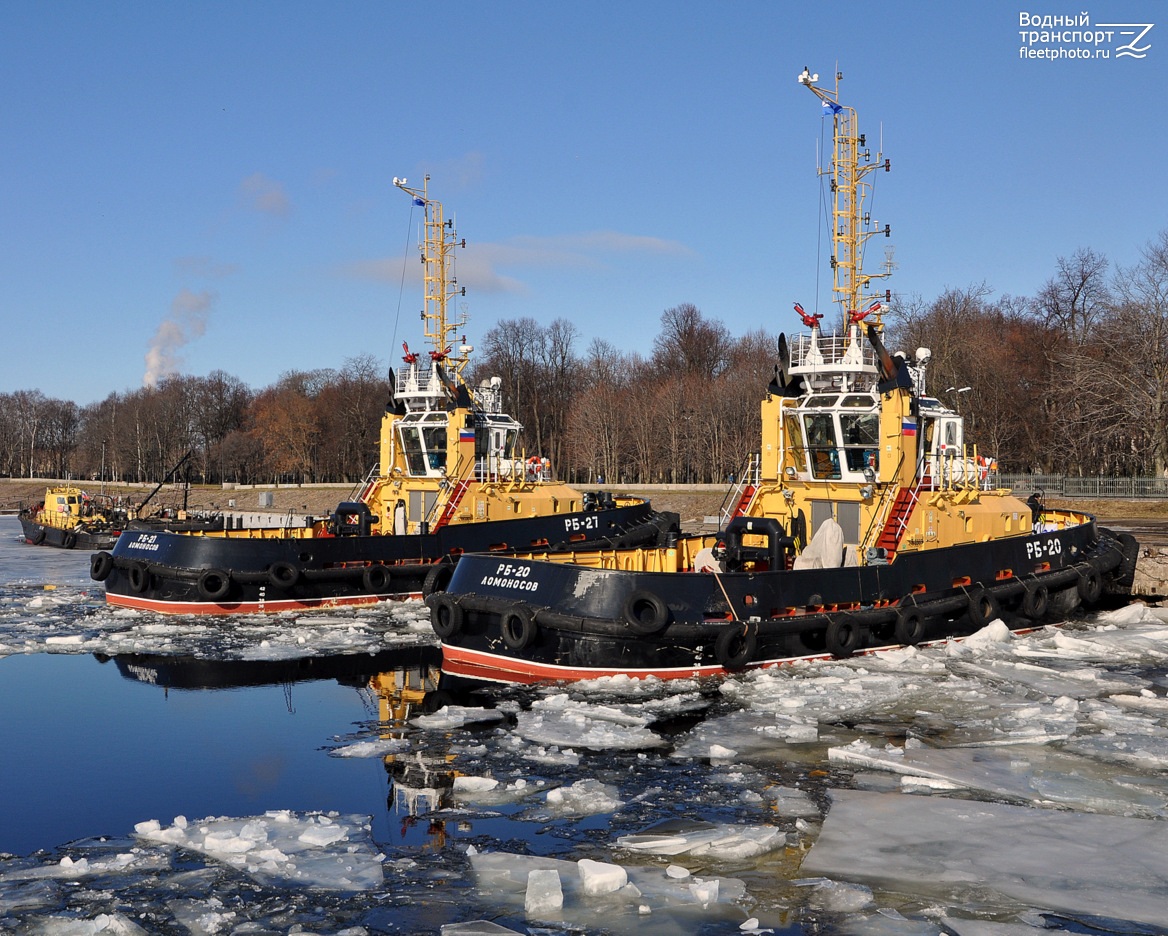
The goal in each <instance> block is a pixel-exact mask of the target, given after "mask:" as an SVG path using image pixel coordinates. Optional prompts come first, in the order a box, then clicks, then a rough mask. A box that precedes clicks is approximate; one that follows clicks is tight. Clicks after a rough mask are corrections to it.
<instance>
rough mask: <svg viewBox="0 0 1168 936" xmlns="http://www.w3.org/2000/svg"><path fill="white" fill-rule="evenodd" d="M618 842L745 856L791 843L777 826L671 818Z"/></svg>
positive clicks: (646, 848)
mask: <svg viewBox="0 0 1168 936" xmlns="http://www.w3.org/2000/svg"><path fill="white" fill-rule="evenodd" d="M616 844H617V845H618V846H619V847H621V848H627V849H629V850H630V851H637V852H647V853H650V854H654V855H693V856H699V855H701V856H709V857H711V858H719V859H742V858H753V857H756V856H757V855H763V854H766V853H767V852H770V851H774V850H775V849H776V848H782V847H784V846H785V845H786V844H787V833H786V832H784V831H783V830H782V829H776V828H774V827H773V826H748V825H726V824H717V823H712V822H689V821H686V820H669V821H666V822H662V823H659V824H658V825H655V826H653V827H651V828H649V829H646V830H645V831H643V832H637V833H634V834H632V835H622V836H621V837H620V838H618V839H617V840H616Z"/></svg>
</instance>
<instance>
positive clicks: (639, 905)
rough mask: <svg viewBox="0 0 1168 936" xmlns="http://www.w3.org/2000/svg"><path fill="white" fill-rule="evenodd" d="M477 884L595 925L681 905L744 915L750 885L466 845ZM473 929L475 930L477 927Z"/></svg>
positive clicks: (555, 915)
mask: <svg viewBox="0 0 1168 936" xmlns="http://www.w3.org/2000/svg"><path fill="white" fill-rule="evenodd" d="M467 855H468V856H469V858H470V863H471V867H472V869H473V871H474V876H475V885H476V887H477V888H478V890H479V891H480V893H482V894H484V895H489V896H490V897H491V899H492V900H493V901H495V902H499V901H502V902H505V903H512V904H518V905H521V906H523V907H524V908H525V912H526V914H527V915H528V917H529V918H532V919H535V920H557V921H564V922H566V923H581V922H583V921H587V923H588V925H589V926H590V927H594V926H600V927H604V926H606V925H607V926H610V927H611V926H614V925H616V926H620V924H619V922H618V921H620V920H622V919H623V920H625V921H626V922H625V924H624V925H625V926H626V927H627V921H628V919H629V918H630V917H632V918H634V919H635V918H638V917H642V916H645V915H649V914H655V913H660V912H668V911H670V910H677V909H678V908H686V909H687V910H689V911H701V912H704V913H711V914H716V915H717V916H718V917H721V916H724V915H725V914H726V913H727V912H731V913H732V914H733V915H734V916H736V917H737V919H739V920H741V919H742V916H743V915H742V912H741V910H740V909H739V908H738V906H737V905H738V903H739V902H740V901H742V900H743V899H744V898H745V896H746V888H745V886H744V884H743V882H742V881H741V880H738V879H737V878H723V877H698V876H696V875H688V876H685V877H681V878H678V877H671V876H670V875H668V874H667V873H666V871H665V869H663V868H656V867H652V868H647V867H630V866H624V865H616V864H611V863H608V862H600V861H595V860H591V859H582V860H581V861H566V860H563V859H558V858H541V857H535V856H531V855H518V854H513V853H510V852H480V851H478V850H477V849H476V848H475V847H474V846H473V845H472V846H470V847H469V848H468V849H467ZM472 932H473V931H472Z"/></svg>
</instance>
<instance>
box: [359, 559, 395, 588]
mask: <svg viewBox="0 0 1168 936" xmlns="http://www.w3.org/2000/svg"><path fill="white" fill-rule="evenodd" d="M389 580H390V575H389V569H387V568H386V567H385V566H383V565H371V566H369V567H367V568H366V569H365V571H364V572H362V573H361V584H362V585H363V586H364V587H365V591H367V592H381V591H385V588H386V586H387V585H388V584H389Z"/></svg>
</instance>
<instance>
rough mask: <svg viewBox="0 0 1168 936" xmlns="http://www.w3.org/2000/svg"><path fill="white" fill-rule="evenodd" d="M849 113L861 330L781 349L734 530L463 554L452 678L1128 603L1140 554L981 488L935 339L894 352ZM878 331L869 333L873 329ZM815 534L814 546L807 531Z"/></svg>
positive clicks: (850, 241) (841, 217)
mask: <svg viewBox="0 0 1168 936" xmlns="http://www.w3.org/2000/svg"><path fill="white" fill-rule="evenodd" d="M839 77H840V76H838V75H837V76H836V80H837V84H836V89H835V91H832V92H828V91H825V90H823V89H821V88H819V87H818V86H817V85H816V82H817V81H818V76H814V75H811V74H810V73H808V72H807V71H806V70H805V71H804V72H803V74H802V75H800V76H799V81H800V83H802V84H803V85H805V86H806V87H808V88H809V89H810V90H811V91H812V92H813V93H814V94H815V95H816V96H817V97H818V98H819V99H820V101H822V104H823V112H824V114H825V115H827V114H830V115H831V117H832V123H833V131H834V150H833V157H832V166H831V171H830V174H831V177H832V186H831V190H832V193H833V195H832V197H833V199H834V206H833V217H834V224H833V231H832V239H833V242H834V249H833V256H832V267H833V269H834V271H835V281H834V293H835V300H836V301H837V302H838V303H839V305H840V309H841V312H842V313H843V314H842V333H841V334H837V335H825V334H823V332H822V331H821V329H820V324H819V323H820V319H821V318H822V315H818V314H810V315H809V314H807V313H805V312H804V311H803V310H802V308H800V307H799V306H798V305H796V311H797V312H798V313H799V314H800V316H801V317H802V319H803V322H804V324H805V325H806V326H807V327H808V328H809V329H810V334H807V335H802V336H799V337H798V338H796V339H795V340H794V341H793V342H791V343H790V344H789V345H788V343H787V342H786V340H785V339H784V337H783V336H780V338H779V348H778V359H779V362H778V364H777V366H776V368H775V376H774V379H773V380H772V382H771V384H770V386H769V387H768V388H767V392H766V395H765V398H764V399H763V402H762V407H761V415H762V437H761V448H760V451H759V453H758V454H757V456H756V457H755V458H754V460H753V461H752V464H751V467H750V471H749V472H748V473H747V475H746V476H745V477H744V478H743V479H742V484H741V487H740V488H739V489H738V490H737V492H736V493H737V497H736V498H735V500H734V501H733V503H734V504H735V507H734V509H733V511H732V513H731V516H732V519H729V522H728V523H726V525H725V527H724V528H723V529H722V530H721V531H720V532H719V533H718V534H717V535H716V536H686V537H681V538H679V539H677V540H675V541H672V542H670V543H668V544H666V545H665V546H663V547H649V548H632V549H602V548H593V549H580V550H577V551H576V552H575V553H573V554H572V555H571V556H570V557H565V556H552V555H549V554H541V553H540V552H539V551H531V552H529V553H526V554H524V555H513V556H486V555H476V556H471V555H466V556H463V557H462V558H461V559H460V561H459V563H458V565H457V568H456V570H455V572H454V575H453V577H452V579H451V581H450V583H449V585H448V587H447V589H446V591H445V592H444V593H440V594H432V595H430V596H429V597H428V599H427V602H428V604H429V605H430V609H431V621H432V623H433V626H434V630H435V632H436V633H437V634H438V636H439V637H440V638H441V640H442V654H443V670H444V671H445V672H448V673H452V674H455V675H461V676H470V677H475V678H480V679H495V680H506V681H514V682H534V681H538V680H555V679H584V678H594V677H598V676H608V675H629V676H635V677H636V676H641V677H643V676H657V677H661V678H669V677H683V676H695V675H706V674H725V673H727V672H731V671H735V670H741V669H744V668H747V667H761V666H768V665H775V664H778V663H782V662H789V661H792V660H797V659H806V658H814V657H830V656H835V657H846V656H849V655H851V654H853V653H858V652H869V651H872V650H877V649H881V648H888V647H893V646H898V645H908V644H918V643H922V642H926V641H932V640H939V639H944V638H949V637H960V636H963V635H967V634H970V633H972V632H973V631H975V630H978V629H980V628H982V627H984V626H985V625H987V624H988V623H990V622H992V621H994V620H995V619H998V618H1001V619H1002V620H1003V621H1004V623H1005V624H1006V626H1008V627H1010V628H1013V629H1025V628H1031V627H1034V626H1036V625H1038V623H1039V622H1041V621H1043V620H1044V619H1046V618H1047V617H1048V615H1055V614H1057V615H1060V616H1065V614H1066V613H1067V612H1069V611H1071V610H1072V609H1073V608H1074V607H1076V606H1077V605H1079V604H1080V603H1082V604H1085V605H1087V606H1090V605H1093V604H1095V603H1096V602H1099V601H1100V599H1101V597H1102V596H1103V595H1104V594H1105V593H1112V594H1126V593H1128V592H1130V588H1131V583H1132V577H1133V574H1134V571H1135V563H1136V557H1137V553H1138V545H1137V543H1136V541H1135V539H1134V538H1133V537H1131V536H1129V535H1127V534H1120V535H1118V536H1116V535H1113V534H1112V533H1111V532H1110V531H1107V530H1103V529H1100V528H1099V527H1097V526H1096V523H1095V520H1094V518H1093V517H1091V516H1090V515H1088V514H1085V513H1080V512H1078V511H1071V510H1051V509H1046V508H1045V507H1044V506H1043V505H1042V504H1041V502H1040V500H1039V499H1038V498H1033V497H1032V498H1031V500H1030V501H1029V502H1027V501H1023V500H1021V499H1020V498H1018V497H1016V496H1015V495H1013V494H1012V493H1011V492H1010V491H1008V490H996V489H989V488H988V484H986V485H983V484H982V483H981V478H980V477H979V474H980V472H979V463H978V458H977V451H976V449H975V448H973V447H971V446H967V445H966V444H965V441H964V435H963V423H962V418H961V416H960V414H958V413H956V412H954V411H953V410H951V409H950V408H948V407H946V406H944V405H943V404H942V403H941V402H940V401H939V400H938V399H937V398H936V397H934V396H930V395H929V393H928V391H927V389H926V386H925V375H926V371H927V366H928V363H929V359H930V354H929V352H928V351H927V349H923V348H922V349H920V350H918V351H917V352H916V354H915V356H914V359H913V361H911V362H910V361H908V360H906V359H905V358H904V357H903V356H900V355H896V356H894V355H892V354H889V352H888V351H887V350H886V349H885V347H884V344H883V342H882V340H881V336H882V333H883V323H882V316H883V313H884V312H885V310H886V304H885V303H886V301H887V299H888V294H887V293H885V294H884V296H879V297H877V296H873V295H864V291H865V290H866V289H868V288H869V287H870V281H871V279H872V278H873V277H872V276H868V275H864V274H863V273H862V271H861V267H862V256H863V248H864V244H865V242H866V240H867V239H868V238H869V237H871V236H873V235H874V234H876V233H885V234H886V233H887V232H888V229H887V227H886V228H883V229H881V228H879V227H878V226H877V225H875V224H874V223H872V222H870V221H869V219H868V218H867V216H866V215H865V214H864V213H863V211H862V206H863V202H864V199H865V196H866V195H867V193H868V191H869V188H870V183H869V182H866V181H865V178H866V176H867V175H868V174H869V173H870V172H873V171H877V170H885V171H886V170H887V169H888V168H889V163H888V162H887V161H886V160H883V159H882V157H881V156H880V155H879V154H877V155H876V156H875V158H874V159H873V158H872V157H871V156H870V153H869V151H868V149H867V148H866V142H865V138H864V136H863V135H861V134H860V133H859V131H858V128H857V124H856V114H855V111H854V110H853V109H852V108H850V107H847V106H844V105H841V104H840V103H839V86H838V81H839ZM862 329H864V330H865V331H866V334H865V333H864V332H862ZM809 533H813V534H814V535H813V536H811V537H810V539H808V534H809Z"/></svg>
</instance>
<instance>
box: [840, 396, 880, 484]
mask: <svg viewBox="0 0 1168 936" xmlns="http://www.w3.org/2000/svg"><path fill="white" fill-rule="evenodd" d="M868 402H869V403H871V402H872V401H871V400H869V401H868ZM840 431H841V434H842V435H843V440H844V461H845V463H846V464H847V467H848V471H863V470H864V469H865V468H871V469H872V470H873V471H876V470H878V469H879V465H880V463H879V459H880V417H879V416H878V415H877V414H876V413H841V414H840Z"/></svg>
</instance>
